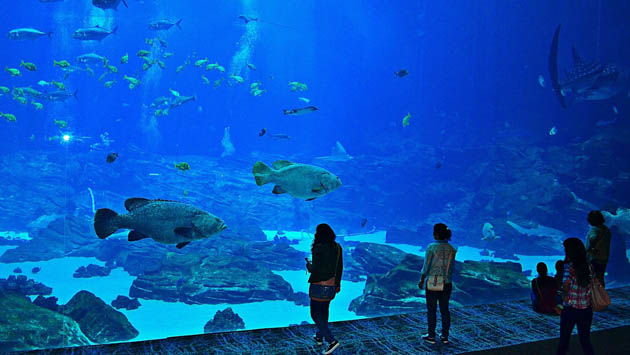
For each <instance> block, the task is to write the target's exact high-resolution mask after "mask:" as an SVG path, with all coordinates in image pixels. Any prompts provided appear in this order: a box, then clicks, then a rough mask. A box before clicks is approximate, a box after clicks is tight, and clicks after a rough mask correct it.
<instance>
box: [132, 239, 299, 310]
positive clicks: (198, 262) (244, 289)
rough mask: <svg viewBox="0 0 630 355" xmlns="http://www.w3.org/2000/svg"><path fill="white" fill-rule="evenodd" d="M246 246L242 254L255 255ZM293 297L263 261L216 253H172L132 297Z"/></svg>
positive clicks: (201, 300) (211, 300) (196, 300)
mask: <svg viewBox="0 0 630 355" xmlns="http://www.w3.org/2000/svg"><path fill="white" fill-rule="evenodd" d="M255 244H259V243H254V245H255ZM261 244H262V243H261ZM244 246H245V249H244V250H242V252H243V254H242V255H251V253H250V252H249V251H248V249H247V247H248V245H247V244H244ZM301 255H302V254H301ZM303 260H304V259H303V258H302V263H303ZM278 262H279V261H278ZM292 294H293V288H292V287H291V285H290V284H289V283H288V282H286V281H285V280H284V279H283V278H282V277H281V276H279V275H276V274H274V273H272V272H271V271H270V269H269V268H268V267H267V266H266V265H264V264H263V263H262V262H260V261H257V260H256V259H250V258H246V257H242V256H240V257H239V256H233V255H222V254H218V253H216V252H215V254H213V255H210V256H206V255H199V254H192V253H189V254H179V253H174V252H169V253H167V254H166V257H165V258H164V260H162V261H161V264H160V269H159V271H156V272H152V273H145V274H142V275H139V276H138V278H137V279H135V280H134V281H133V283H132V285H131V289H130V290H129V296H130V297H137V298H143V299H157V300H163V301H166V302H184V303H186V304H220V303H233V304H235V303H250V302H259V301H268V300H285V299H287V298H288V297H291V295H292Z"/></svg>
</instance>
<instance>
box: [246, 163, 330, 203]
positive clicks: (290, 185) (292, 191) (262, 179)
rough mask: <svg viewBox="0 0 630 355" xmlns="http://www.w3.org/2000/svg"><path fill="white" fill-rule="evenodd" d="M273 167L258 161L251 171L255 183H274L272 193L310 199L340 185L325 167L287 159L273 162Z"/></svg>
mask: <svg viewBox="0 0 630 355" xmlns="http://www.w3.org/2000/svg"><path fill="white" fill-rule="evenodd" d="M272 165H273V168H270V167H269V166H267V164H265V163H263V162H261V161H259V162H256V164H254V167H253V169H252V173H253V174H254V179H256V185H258V186H262V185H264V184H268V183H274V184H275V186H274V188H273V191H272V192H273V193H274V194H276V195H278V194H284V193H288V194H289V195H291V196H293V197H295V198H300V199H305V200H307V201H312V200H314V199H316V198H318V197H321V196H324V195H326V194H327V193H329V192H331V191H333V190H335V189H337V188H338V187H339V186H341V180H340V179H339V178H338V177H337V176H336V175H334V174H332V173H331V172H329V171H327V170H326V169H323V168H320V167H317V166H314V165H308V164H298V163H293V162H290V161H288V160H278V161H276V162H274V163H273V164H272Z"/></svg>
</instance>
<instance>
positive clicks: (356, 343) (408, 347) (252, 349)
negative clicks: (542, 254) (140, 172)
mask: <svg viewBox="0 0 630 355" xmlns="http://www.w3.org/2000/svg"><path fill="white" fill-rule="evenodd" d="M609 294H610V296H611V298H612V301H613V304H612V305H611V306H610V307H609V308H608V309H607V310H606V311H604V312H600V313H595V316H594V319H593V327H592V329H593V330H594V331H596V330H603V329H609V328H615V327H619V326H623V325H630V287H622V288H617V289H613V290H610V291H609ZM333 302H334V301H333ZM451 317H452V322H453V324H452V329H451V336H450V341H451V343H450V344H449V345H446V346H442V345H428V344H425V343H423V342H422V340H421V339H420V336H421V335H422V334H423V333H425V332H426V313H425V312H424V311H422V312H416V313H408V314H402V315H397V316H389V317H381V318H372V319H362V320H355V321H347V322H338V323H333V324H332V326H331V328H332V331H333V333H334V334H335V335H336V336H337V338H338V339H339V341H340V343H341V347H340V348H339V349H338V350H337V351H335V354H422V353H431V354H452V353H461V352H469V351H475V350H483V349H489V348H496V347H500V346H507V345H515V344H521V343H527V342H532V341H537V340H544V339H550V338H556V337H558V334H559V320H560V319H559V317H554V316H545V315H540V314H537V313H534V312H533V311H532V310H531V307H530V305H529V301H525V300H522V301H511V302H506V303H499V304H492V305H477V306H468V307H462V308H452V309H451ZM439 329H440V321H439V317H438V331H439ZM314 333H315V326H314V325H305V326H294V327H288V328H275V329H260V330H250V331H242V332H231V333H217V334H204V335H197V336H187V337H178V338H169V339H162V340H154V341H144V342H137V343H123V344H111V345H99V346H91V347H83V348H69V349H59V350H47V351H42V352H40V353H65V354H100V353H108V354H139V353H151V354H156V353H162V354H191V353H203V354H241V353H242V354H315V353H319V352H321V351H322V350H323V346H321V347H320V346H316V345H315V344H314V342H313V341H312V339H311V337H312V335H313V334H314Z"/></svg>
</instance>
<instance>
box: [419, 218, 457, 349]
mask: <svg viewBox="0 0 630 355" xmlns="http://www.w3.org/2000/svg"><path fill="white" fill-rule="evenodd" d="M451 234H452V233H451V230H450V229H448V227H447V226H446V224H444V223H438V224H436V225H434V226H433V238H434V239H435V240H436V242H435V243H431V244H429V246H428V247H427V251H426V253H425V255H424V266H423V267H422V272H421V274H422V278H421V279H420V282H419V283H418V287H419V288H420V289H423V288H424V281H425V280H426V281H427V285H426V286H427V289H426V293H425V295H426V298H427V322H428V323H429V333H428V334H426V335H425V336H423V337H422V339H423V340H424V341H426V342H428V343H431V344H435V343H436V336H435V326H436V323H437V304H438V302H439V304H440V315H441V316H442V335H440V341H441V342H442V343H443V344H448V333H449V330H450V327H451V312H450V311H449V310H448V302H449V300H450V298H451V292H452V291H453V283H452V282H451V276H452V275H453V269H454V268H455V254H456V253H457V250H455V248H453V246H452V245H451V244H449V240H450V239H451Z"/></svg>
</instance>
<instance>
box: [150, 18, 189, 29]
mask: <svg viewBox="0 0 630 355" xmlns="http://www.w3.org/2000/svg"><path fill="white" fill-rule="evenodd" d="M180 23H182V19H179V20H177V21H170V20H156V21H153V22H151V23H150V24H149V29H150V30H153V31H164V30H168V29H170V28H171V27H173V26H177V27H178V28H179V29H180V30H181V29H182V27H181V26H180V25H179V24H180Z"/></svg>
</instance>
